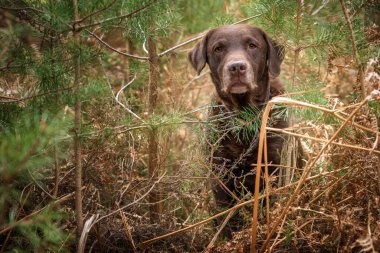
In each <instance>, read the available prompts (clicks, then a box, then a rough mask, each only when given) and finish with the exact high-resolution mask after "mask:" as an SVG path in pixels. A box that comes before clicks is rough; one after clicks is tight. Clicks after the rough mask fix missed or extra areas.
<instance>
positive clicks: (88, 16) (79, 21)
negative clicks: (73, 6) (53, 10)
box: [73, 0, 116, 24]
mask: <svg viewBox="0 0 380 253" xmlns="http://www.w3.org/2000/svg"><path fill="white" fill-rule="evenodd" d="M114 3H116V0H113V1H112V2H111V3H110V4H108V5H106V6H104V7H103V8H101V9H99V10H96V11H94V12H92V13H90V14H88V15H87V16H85V17H83V18H81V19H80V20H77V21H74V23H73V24H79V23H82V22H83V21H85V20H87V19H88V18H90V17H92V16H95V15H97V14H99V13H100V12H102V11H105V10H107V9H108V8H110V7H111V6H112V5H113V4H114Z"/></svg>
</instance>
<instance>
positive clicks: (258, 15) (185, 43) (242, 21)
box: [158, 13, 263, 57]
mask: <svg viewBox="0 0 380 253" xmlns="http://www.w3.org/2000/svg"><path fill="white" fill-rule="evenodd" d="M261 15H263V14H262V13H261V14H257V15H253V16H251V17H248V18H245V19H242V20H239V21H237V22H235V23H232V25H237V24H240V23H244V22H246V21H248V20H251V19H253V18H257V17H260V16H261ZM207 32H208V31H205V32H202V33H200V34H198V35H197V36H195V37H193V38H191V39H189V40H186V41H184V42H182V43H180V44H178V45H176V46H174V47H171V48H169V49H166V50H165V51H163V52H161V53H159V54H158V56H159V57H162V56H164V55H165V54H167V53H170V52H172V51H174V50H176V49H178V48H180V47H183V46H185V45H187V44H189V43H191V42H193V41H196V40H199V39H201V38H203V37H204V36H205V35H206V34H207Z"/></svg>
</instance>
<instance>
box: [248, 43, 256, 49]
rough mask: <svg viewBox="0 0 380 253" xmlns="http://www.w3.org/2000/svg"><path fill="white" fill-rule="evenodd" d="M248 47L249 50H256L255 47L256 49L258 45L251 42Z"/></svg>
mask: <svg viewBox="0 0 380 253" xmlns="http://www.w3.org/2000/svg"><path fill="white" fill-rule="evenodd" d="M248 46H249V48H255V47H256V45H255V44H253V43H252V42H251V43H249V44H248Z"/></svg>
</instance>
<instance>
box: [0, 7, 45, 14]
mask: <svg viewBox="0 0 380 253" xmlns="http://www.w3.org/2000/svg"><path fill="white" fill-rule="evenodd" d="M0 9H3V10H8V11H25V10H32V11H35V12H39V13H44V12H43V11H41V10H38V9H36V8H33V7H29V6H26V7H20V8H13V7H5V6H0Z"/></svg>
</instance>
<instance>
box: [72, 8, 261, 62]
mask: <svg viewBox="0 0 380 253" xmlns="http://www.w3.org/2000/svg"><path fill="white" fill-rule="evenodd" d="M261 15H262V14H257V15H254V16H251V17H248V18H245V19H242V20H240V21H238V22H235V23H233V25H236V24H240V23H243V22H245V21H248V20H250V19H253V18H256V17H259V16H261ZM84 28H87V27H78V28H77V29H84ZM85 31H86V32H87V33H89V34H90V35H92V36H93V37H94V38H95V39H96V40H98V41H99V42H100V43H101V44H103V45H104V46H105V47H107V48H109V49H111V50H112V51H114V52H116V53H118V54H121V55H123V56H126V57H129V58H132V59H136V60H148V59H149V57H147V56H139V55H132V54H129V53H125V52H121V51H119V50H117V49H116V48H114V47H112V46H111V45H109V44H108V43H107V42H105V41H104V40H102V39H101V38H99V36H97V35H96V34H94V33H93V32H91V31H89V30H88V29H85ZM206 33H207V31H205V32H202V33H200V34H198V35H197V36H195V37H193V38H191V39H188V40H186V41H184V42H182V43H180V44H178V45H176V46H173V47H171V48H169V49H166V50H165V51H163V52H161V53H159V54H158V57H162V56H164V55H166V54H168V53H170V52H172V51H175V50H176V49H178V48H181V47H183V46H185V45H187V44H189V43H191V42H193V41H197V40H199V39H201V38H202V37H204V36H205V35H206Z"/></svg>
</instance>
